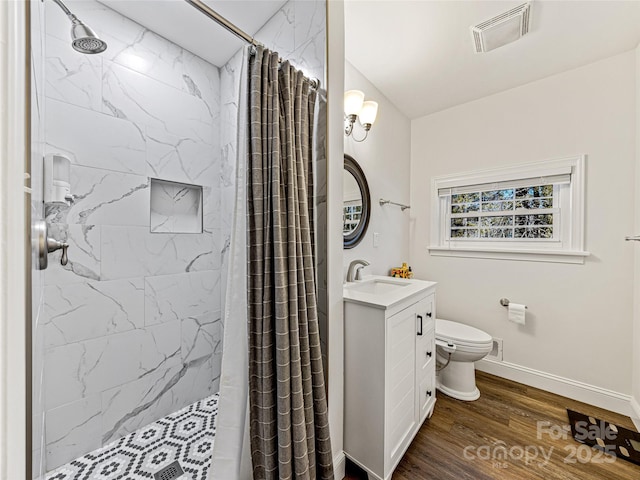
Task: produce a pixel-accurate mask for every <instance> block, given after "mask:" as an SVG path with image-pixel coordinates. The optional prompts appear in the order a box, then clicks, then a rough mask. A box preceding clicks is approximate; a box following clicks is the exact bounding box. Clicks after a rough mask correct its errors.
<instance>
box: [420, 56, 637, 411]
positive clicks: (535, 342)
mask: <svg viewBox="0 0 640 480" xmlns="http://www.w3.org/2000/svg"><path fill="white" fill-rule="evenodd" d="M634 76H635V53H634V52H628V53H624V54H620V55H617V56H614V57H611V58H608V59H605V60H602V61H599V62H596V63H593V64H590V65H586V66H584V67H580V68H577V69H575V70H571V71H567V72H564V73H561V74H558V75H554V76H552V77H549V78H546V79H543V80H540V81H536V82H533V83H530V84H527V85H523V86H521V87H518V88H514V89H512V90H508V91H505V92H501V93H499V94H496V95H492V96H489V97H486V98H483V99H480V100H477V101H474V102H470V103H467V104H464V105H460V106H457V107H454V108H451V109H448V110H445V111H442V112H438V113H435V114H432V115H429V116H425V117H422V118H419V119H416V120H414V121H413V122H412V134H411V146H412V147H411V152H412V156H411V204H412V210H411V215H412V229H411V262H412V265H413V267H414V271H415V272H416V276H417V277H418V278H422V279H428V280H434V281H437V282H439V285H438V316H439V317H440V318H447V319H451V320H457V321H461V322H464V323H467V324H470V325H473V326H476V327H479V328H481V329H483V330H485V331H487V332H488V333H490V334H491V335H493V336H494V337H500V338H503V339H504V361H505V362H510V363H512V364H515V365H517V366H521V367H525V368H529V369H534V370H538V371H541V372H546V373H549V374H552V375H557V376H559V377H565V378H567V379H571V380H572V381H573V382H574V385H575V382H582V383H584V384H588V385H593V386H596V387H599V388H600V389H606V390H610V391H613V392H618V393H621V394H624V395H628V394H629V393H630V392H631V382H630V378H631V364H630V359H631V354H632V352H631V331H632V316H633V311H632V305H633V290H632V287H633V255H634V253H633V252H634V247H633V246H632V245H630V244H629V242H625V241H624V236H625V235H629V234H630V232H632V231H633V227H634V219H633V215H632V214H631V212H632V209H633V205H634V203H633V202H634V174H635V169H634V163H635V157H634V155H635V131H634V124H635V115H636V113H635V109H636V105H635V86H634ZM429 94H433V95H437V92H430V93H429ZM582 153H584V154H587V155H588V159H587V203H586V238H585V240H586V249H587V250H589V251H590V252H591V253H592V255H591V257H589V258H587V260H586V261H585V264H584V265H568V264H552V263H538V262H518V261H507V260H486V259H465V258H445V257H431V256H430V255H429V253H428V252H427V250H426V248H427V245H428V239H429V233H430V232H429V217H430V214H431V210H430V198H431V197H430V184H429V180H430V179H431V178H432V177H433V176H436V175H443V174H451V173H456V172H466V171H473V170H478V169H483V168H490V167H499V166H501V165H511V164H518V163H526V162H533V161H538V160H547V159H553V158H560V157H565V156H570V155H574V154H582ZM636 248H637V247H636ZM501 297H507V298H509V299H511V300H512V301H514V302H518V303H526V304H527V305H528V306H529V310H528V312H527V325H526V326H524V327H519V326H517V325H515V324H511V323H509V322H508V321H507V315H506V310H505V309H504V308H503V307H501V306H500V305H499V304H498V300H499V299H500V298H501ZM582 387H583V386H581V388H582ZM591 390H594V389H591ZM595 390H598V388H596V389H595ZM598 391H600V392H601V390H598ZM605 393H607V392H605ZM608 393H611V392H608ZM624 395H622V396H619V397H624ZM614 396H615V395H614ZM625 398H627V400H628V397H625Z"/></svg>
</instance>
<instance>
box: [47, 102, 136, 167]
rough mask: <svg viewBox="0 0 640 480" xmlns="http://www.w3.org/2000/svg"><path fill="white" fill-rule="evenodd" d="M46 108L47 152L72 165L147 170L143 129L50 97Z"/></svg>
mask: <svg viewBox="0 0 640 480" xmlns="http://www.w3.org/2000/svg"><path fill="white" fill-rule="evenodd" d="M46 109H47V115H46V118H47V122H46V124H47V126H46V129H47V139H46V140H47V150H48V151H49V152H54V153H62V154H63V155H65V156H67V157H68V158H69V159H70V160H71V163H73V164H75V165H83V166H85V167H96V168H101V169H103V170H114V171H116V172H124V173H134V174H138V175H145V174H146V173H147V167H146V144H145V137H144V132H143V131H142V130H140V129H139V128H138V127H136V126H135V125H134V124H132V123H131V122H128V121H126V120H122V119H119V118H115V117H112V116H110V115H105V114H103V113H98V112H93V111H91V110H87V109H85V108H80V107H76V106H74V105H70V104H68V103H65V102H60V101H57V100H52V99H48V100H47V102H46ZM61 118H62V119H64V121H60V119H61Z"/></svg>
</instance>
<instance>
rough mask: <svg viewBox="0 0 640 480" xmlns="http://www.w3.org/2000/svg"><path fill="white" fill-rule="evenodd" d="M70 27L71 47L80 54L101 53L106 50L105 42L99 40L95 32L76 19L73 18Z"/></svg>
mask: <svg viewBox="0 0 640 480" xmlns="http://www.w3.org/2000/svg"><path fill="white" fill-rule="evenodd" d="M71 21H72V23H73V24H72V25H71V39H72V42H71V46H72V47H73V48H74V50H76V51H77V52H80V53H86V54H94V53H102V52H104V51H105V50H106V49H107V42H105V41H104V40H100V39H99V38H98V36H97V35H96V34H95V32H94V31H93V30H92V29H91V28H90V27H89V26H87V25H85V24H84V23H82V22H81V21H80V20H78V19H77V18H75V17H74V18H73V19H72V20H71Z"/></svg>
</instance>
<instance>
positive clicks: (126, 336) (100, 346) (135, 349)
mask: <svg viewBox="0 0 640 480" xmlns="http://www.w3.org/2000/svg"><path fill="white" fill-rule="evenodd" d="M180 356H181V341H180V322H179V321H175V322H167V323H163V324H160V325H154V326H151V327H147V328H145V329H136V330H130V331H126V332H121V333H116V334H113V335H108V336H104V337H99V338H96V339H92V340H87V341H83V342H77V343H70V344H66V345H63V346H60V347H55V348H51V349H49V351H48V352H47V363H46V366H45V388H47V392H48V393H49V395H48V396H47V399H46V402H47V408H48V409H52V408H55V407H58V406H61V405H64V404H67V403H69V402H73V401H76V400H80V399H81V398H85V397H87V396H89V395H92V394H96V393H99V392H102V391H105V390H108V389H110V388H113V387H115V386H118V385H123V384H125V383H128V382H131V381H133V380H136V379H139V378H142V377H144V376H146V375H149V374H150V373H151V372H153V371H156V370H158V369H164V368H167V367H170V366H173V365H178V364H179V363H180Z"/></svg>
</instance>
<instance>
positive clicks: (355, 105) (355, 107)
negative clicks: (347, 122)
mask: <svg viewBox="0 0 640 480" xmlns="http://www.w3.org/2000/svg"><path fill="white" fill-rule="evenodd" d="M363 102H364V93H363V92H361V91H360V90H349V91H347V92H344V113H345V115H347V116H349V115H358V114H359V113H360V109H361V108H362V103H363Z"/></svg>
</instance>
